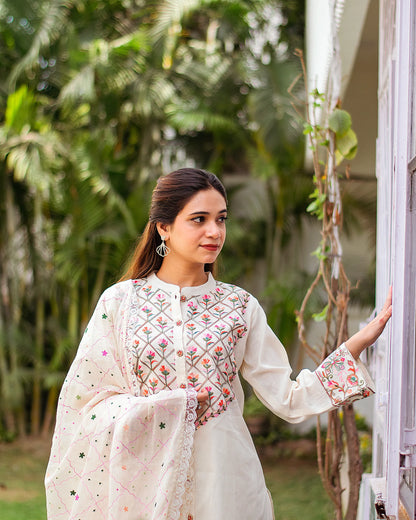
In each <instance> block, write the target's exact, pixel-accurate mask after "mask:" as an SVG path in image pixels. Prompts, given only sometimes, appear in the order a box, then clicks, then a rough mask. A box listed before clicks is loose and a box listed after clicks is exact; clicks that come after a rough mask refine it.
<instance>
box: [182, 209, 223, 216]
mask: <svg viewBox="0 0 416 520" xmlns="http://www.w3.org/2000/svg"><path fill="white" fill-rule="evenodd" d="M220 213H227V210H226V209H222V210H221V211H219V212H218V214H220ZM209 214H210V212H209V211H194V212H193V213H190V214H189V215H190V216H192V215H209Z"/></svg>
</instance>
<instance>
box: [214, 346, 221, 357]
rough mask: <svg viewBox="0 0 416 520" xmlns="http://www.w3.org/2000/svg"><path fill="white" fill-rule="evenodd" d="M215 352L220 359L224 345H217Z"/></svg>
mask: <svg viewBox="0 0 416 520" xmlns="http://www.w3.org/2000/svg"><path fill="white" fill-rule="evenodd" d="M214 352H215V354H214V355H215V357H216V358H218V359H219V358H220V357H221V356H222V347H220V346H218V347H215V348H214Z"/></svg>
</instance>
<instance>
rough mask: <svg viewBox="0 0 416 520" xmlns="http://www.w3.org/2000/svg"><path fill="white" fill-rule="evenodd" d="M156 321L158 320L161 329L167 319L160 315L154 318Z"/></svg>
mask: <svg viewBox="0 0 416 520" xmlns="http://www.w3.org/2000/svg"><path fill="white" fill-rule="evenodd" d="M156 321H157V322H158V324H159V326H160V327H161V328H162V329H163V328H164V327H166V325H167V323H168V322H167V321H166V320H164V319H163V318H162V316H159V317H158V318H156Z"/></svg>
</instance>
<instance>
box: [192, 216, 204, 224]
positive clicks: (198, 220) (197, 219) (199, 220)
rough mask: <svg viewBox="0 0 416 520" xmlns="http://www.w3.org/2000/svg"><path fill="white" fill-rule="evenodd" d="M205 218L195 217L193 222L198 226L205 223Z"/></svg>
mask: <svg viewBox="0 0 416 520" xmlns="http://www.w3.org/2000/svg"><path fill="white" fill-rule="evenodd" d="M204 220H205V217H194V218H193V219H192V222H196V223H197V224H200V223H201V222H204Z"/></svg>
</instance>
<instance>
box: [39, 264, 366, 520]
mask: <svg viewBox="0 0 416 520" xmlns="http://www.w3.org/2000/svg"><path fill="white" fill-rule="evenodd" d="M238 372H241V374H242V376H243V377H244V378H245V379H246V380H247V381H248V382H249V383H250V384H251V385H252V387H253V389H254V391H255V392H256V394H257V395H258V397H259V398H260V399H261V401H262V402H263V403H264V404H265V405H266V406H268V407H269V408H270V409H271V410H272V411H273V412H274V413H276V414H277V415H279V416H280V417H282V418H284V419H286V420H288V421H291V422H298V421H302V420H304V419H305V418H307V417H310V416H312V415H316V414H319V413H323V412H325V411H328V410H329V409H331V408H332V407H334V406H338V405H340V404H344V403H346V402H349V401H352V400H355V399H357V398H360V397H365V396H367V395H369V394H370V393H371V392H372V388H371V387H372V382H371V379H370V378H369V376H368V374H367V372H366V370H365V368H364V366H363V365H362V364H361V362H359V361H358V362H356V361H355V360H354V359H353V358H352V356H351V354H350V353H349V351H348V349H347V348H346V347H345V346H344V345H342V346H341V347H340V348H339V349H337V350H336V351H335V352H334V353H333V354H331V356H329V357H328V358H327V359H326V360H325V361H324V362H323V363H322V364H321V366H320V367H319V368H318V369H317V370H316V371H315V372H311V371H309V370H302V371H301V372H300V374H299V375H298V377H297V379H296V380H295V381H294V380H291V379H290V374H291V372H292V369H291V367H290V365H289V362H288V358H287V355H286V351H285V349H284V348H283V346H282V345H281V343H280V342H279V340H278V339H277V337H276V336H275V335H274V333H273V332H272V331H271V329H270V328H269V327H268V325H267V320H266V316H265V314H264V312H263V310H262V308H261V307H260V305H259V303H258V302H257V300H256V299H255V298H254V297H253V296H252V295H250V294H248V293H247V292H246V291H244V290H243V289H240V288H238V287H236V286H233V285H229V284H225V283H222V282H217V281H215V280H214V278H213V277H212V276H211V275H209V278H208V281H207V283H206V284H204V285H202V286H199V287H188V288H183V289H180V288H179V287H177V286H174V285H170V284H167V283H164V282H162V281H161V280H159V279H158V277H157V276H156V275H155V274H153V275H151V276H150V277H149V278H147V279H144V280H134V281H131V280H129V281H127V282H121V283H119V284H116V285H115V286H113V287H111V288H109V289H107V291H105V292H104V294H103V295H102V297H101V299H100V301H99V303H98V304H97V307H96V310H95V312H94V315H93V316H92V318H91V321H90V323H89V325H88V328H87V330H86V332H85V334H84V337H83V339H82V341H81V344H80V347H79V350H78V353H77V356H76V358H75V360H74V362H73V364H72V367H71V369H70V371H69V373H68V376H67V378H66V380H65V383H64V385H63V388H62V391H61V395H60V398H59V405H58V413H57V424H56V430H55V434H54V438H53V446H52V451H51V457H50V461H49V465H48V470H47V475H46V489H47V507H48V519H49V520H58V519H62V520H78V519H79V520H96V519H97V520H104V519H105V520H120V519H125V520H159V519H167V520H178V519H181V520H182V519H185V520H212V519H213V518H218V519H221V518H227V519H229V520H233V519H235V520H237V519H238V520H272V518H273V510H272V504H271V502H270V498H269V494H268V492H267V489H266V486H265V483H264V477H263V473H262V469H261V466H260V462H259V460H258V457H257V454H256V451H255V448H254V445H253V442H252V440H251V437H250V435H249V432H248V430H247V427H246V425H245V423H244V420H243V417H242V410H243V404H244V403H243V401H244V399H243V391H242V387H241V383H240V380H239V378H238ZM199 389H206V390H207V391H208V394H209V399H208V401H207V402H206V403H205V404H204V405H203V406H202V407H201V408H200V409H197V407H196V405H197V401H196V393H197V391H198V390H199Z"/></svg>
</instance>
